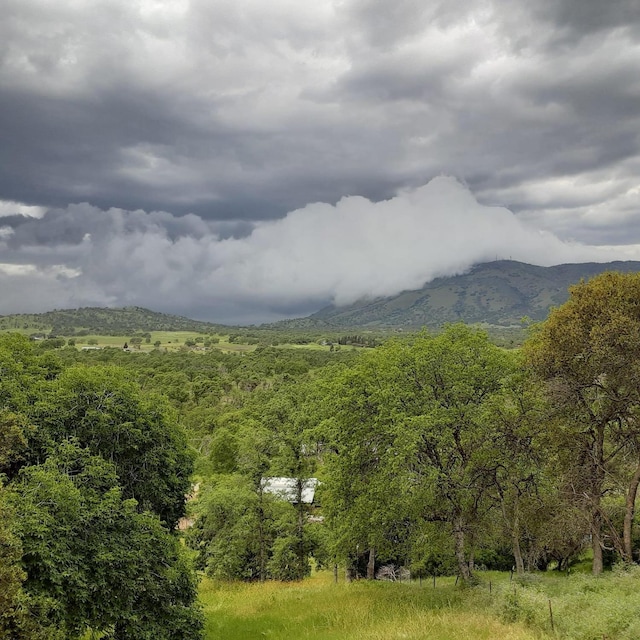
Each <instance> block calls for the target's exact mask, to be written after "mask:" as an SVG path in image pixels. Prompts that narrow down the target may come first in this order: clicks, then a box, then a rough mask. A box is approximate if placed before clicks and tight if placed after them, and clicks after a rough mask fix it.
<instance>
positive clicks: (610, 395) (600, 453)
mask: <svg viewBox="0 0 640 640" xmlns="http://www.w3.org/2000/svg"><path fill="white" fill-rule="evenodd" d="M525 353H526V355H527V359H528V362H529V364H530V365H531V367H532V369H533V370H534V371H535V372H536V374H537V375H538V376H539V377H540V378H541V379H542V380H544V381H545V382H546V390H547V393H548V395H549V397H550V398H551V399H552V401H553V403H554V404H555V406H556V407H557V408H558V412H559V414H561V415H562V418H563V425H562V428H561V429H560V432H559V434H558V435H559V438H561V439H562V446H564V447H566V448H568V450H569V451H571V452H572V456H573V460H572V468H573V470H574V478H573V486H574V487H575V497H576V499H578V500H579V501H581V502H582V503H583V505H584V507H585V508H586V509H587V510H588V512H589V515H590V522H591V537H592V546H593V572H594V573H595V574H599V573H600V572H601V571H602V569H603V555H602V550H603V545H604V541H603V518H604V512H603V507H602V496H603V494H604V492H605V491H606V489H607V477H608V474H609V472H610V471H611V470H612V468H613V466H614V465H615V464H616V461H617V459H618V458H619V456H620V454H621V453H623V452H624V453H627V454H628V455H629V454H633V456H634V457H635V464H634V465H633V468H632V469H631V470H630V471H629V473H628V474H627V495H626V516H625V522H624V536H623V537H624V557H625V560H627V561H628V562H630V561H631V560H632V557H633V555H632V553H633V549H632V545H631V527H632V523H633V514H634V510H635V502H636V494H637V489H638V478H640V455H639V452H640V447H639V444H640V422H639V417H640V414H639V411H640V274H622V273H604V274H602V275H600V276H597V277H595V278H593V279H592V280H590V281H589V282H582V283H580V284H578V285H576V286H574V287H572V288H571V289H570V298H569V300H568V301H567V302H566V303H565V304H564V305H562V306H561V307H559V308H558V309H555V310H553V311H552V312H551V314H550V315H549V318H548V319H547V321H546V322H544V323H543V324H542V325H541V327H540V328H539V330H538V331H537V332H535V333H534V335H533V336H532V338H531V339H530V340H529V341H528V343H527V345H526V347H525Z"/></svg>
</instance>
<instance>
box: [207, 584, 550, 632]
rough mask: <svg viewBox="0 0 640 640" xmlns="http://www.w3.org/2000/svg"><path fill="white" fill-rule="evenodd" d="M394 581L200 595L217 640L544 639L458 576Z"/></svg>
mask: <svg viewBox="0 0 640 640" xmlns="http://www.w3.org/2000/svg"><path fill="white" fill-rule="evenodd" d="M429 584H430V583H427V582H425V583H424V584H423V585H422V586H420V585H419V584H418V583H412V584H393V583H384V582H373V583H370V582H365V581H360V582H357V583H353V584H344V583H340V584H334V583H333V576H332V574H331V573H329V572H321V573H317V574H315V575H314V576H313V577H311V578H309V579H307V580H305V581H304V582H302V583H293V584H282V583H276V582H267V583H264V584H257V583H256V584H241V583H231V584H230V583H219V582H213V581H211V580H209V579H207V578H204V579H203V581H202V583H201V588H200V594H201V601H202V603H203V606H204V610H205V614H206V617H207V626H206V633H207V634H206V638H207V640H214V639H216V640H217V639H218V638H224V639H225V640H247V639H249V638H270V639H272V640H298V639H300V640H338V639H340V640H396V639H398V640H400V639H403V640H427V639H428V640H454V639H455V640H458V639H459V640H468V639H471V638H473V639H475V638H477V639H478V640H494V639H501V640H533V639H534V638H542V637H544V636H543V635H541V634H539V633H536V632H535V631H534V630H530V629H527V628H525V626H524V625H523V624H522V623H519V622H515V623H509V622H503V621H501V620H500V618H499V617H498V616H497V615H495V614H494V613H492V612H491V611H490V610H489V609H490V607H489V605H490V602H489V598H490V596H489V594H488V590H487V591H486V593H485V592H482V591H480V590H478V591H476V590H472V591H469V590H466V591H465V590H461V589H459V588H456V587H455V586H454V584H453V579H439V580H438V586H437V588H436V589H433V588H432V587H431V586H429Z"/></svg>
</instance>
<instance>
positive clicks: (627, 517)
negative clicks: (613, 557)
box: [622, 463, 640, 563]
mask: <svg viewBox="0 0 640 640" xmlns="http://www.w3.org/2000/svg"><path fill="white" fill-rule="evenodd" d="M638 484H640V463H639V464H638V466H637V467H636V471H635V473H634V474H633V477H632V478H631V482H629V490H628V492H627V498H626V501H625V512H624V529H623V533H622V537H623V540H624V561H625V562H629V563H631V562H633V542H632V539H631V533H632V529H633V517H634V516H635V513H636V496H637V495H638Z"/></svg>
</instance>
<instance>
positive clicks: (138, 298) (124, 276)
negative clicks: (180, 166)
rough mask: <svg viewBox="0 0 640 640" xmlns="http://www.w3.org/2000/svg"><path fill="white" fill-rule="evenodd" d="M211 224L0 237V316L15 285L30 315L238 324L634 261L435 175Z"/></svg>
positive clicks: (150, 220)
mask: <svg viewBox="0 0 640 640" xmlns="http://www.w3.org/2000/svg"><path fill="white" fill-rule="evenodd" d="M218 226H219V223H216V222H214V221H205V220H202V219H201V218H198V217H196V216H194V215H188V216H183V217H175V216H171V215H170V214H168V213H158V212H155V213H144V212H142V211H133V212H129V211H123V210H119V209H111V210H108V211H102V210H99V209H97V208H95V207H92V206H90V205H86V204H85V205H74V206H72V207H69V208H68V209H66V210H52V211H50V212H47V213H46V214H45V215H44V216H43V217H42V218H39V219H30V220H28V221H25V222H24V223H23V224H22V225H20V226H18V227H16V228H15V230H10V231H9V232H8V233H6V234H5V237H4V238H3V239H0V247H1V248H2V250H3V255H7V256H8V258H9V259H10V262H9V263H6V264H5V265H4V266H0V292H2V294H3V295H2V306H3V311H4V312H5V313H6V312H9V311H17V310H18V309H21V310H22V309H24V306H25V305H24V300H21V299H20V295H19V292H20V289H21V288H22V290H23V291H24V288H25V287H28V288H30V289H31V290H32V292H33V295H32V296H30V297H31V298H32V299H33V300H34V301H35V300H37V301H38V304H40V305H42V304H43V302H42V301H43V300H44V301H46V303H49V304H51V303H52V300H53V299H54V298H55V299H56V300H57V302H56V304H55V305H54V306H58V307H60V306H74V307H75V306H86V305H112V306H113V305H125V304H142V305H145V306H153V307H154V308H158V309H162V310H164V311H170V312H174V313H177V312H181V311H183V310H184V309H189V310H191V312H192V315H197V316H199V317H204V318H215V319H216V320H217V321H220V322H233V323H247V322H256V321H268V320H274V319H279V318H282V317H287V316H292V315H302V314H305V313H309V312H311V311H314V310H317V309H318V308H319V307H321V306H322V305H324V304H328V303H330V302H332V303H336V304H338V305H340V304H348V303H350V302H353V301H355V300H357V299H360V298H375V297H378V296H386V295H392V294H394V293H398V292H399V291H402V290H403V289H407V288H419V287H420V286H421V285H422V284H423V283H424V282H426V281H429V280H431V279H432V278H434V277H437V276H441V275H450V274H454V273H462V272H464V271H465V270H467V269H469V268H470V267H471V266H472V265H473V264H475V263H478V262H485V261H490V260H494V259H496V258H512V259H514V260H521V261H524V262H530V263H535V264H543V265H549V264H557V263H560V262H580V261H586V260H595V261H606V260H611V259H613V258H616V257H619V256H620V255H621V253H626V257H629V258H637V257H640V249H639V248H638V247H635V246H632V247H626V248H623V247H617V248H616V249H615V250H614V249H612V248H604V247H593V246H586V245H578V244H572V243H567V242H563V241H561V240H559V239H558V238H557V237H555V236H554V235H552V234H551V233H549V232H544V231H539V230H537V229H535V228H533V227H530V226H528V225H527V224H525V223H523V222H522V221H520V220H519V219H518V218H517V217H516V216H515V215H514V214H513V213H511V212H510V211H508V210H507V209H504V208H501V207H487V206H484V205H481V204H479V203H478V202H477V201H476V200H475V198H474V197H473V194H472V193H471V192H470V191H469V189H468V188H467V187H465V186H464V185H462V184H460V183H459V182H458V181H456V180H455V179H453V178H447V177H440V178H436V179H434V180H432V181H431V182H429V183H428V184H427V185H424V186H421V187H418V188H409V189H405V190H403V191H401V192H400V193H398V194H397V195H396V196H394V197H392V198H390V199H388V200H383V201H379V202H372V201H371V200H368V199H367V198H364V197H361V196H349V197H345V198H342V199H341V200H340V201H338V203H337V204H336V205H330V204H324V203H316V204H310V205H307V206H306V207H304V208H302V209H298V210H295V211H292V212H290V213H289V214H287V215H286V216H285V217H284V218H281V219H278V220H272V221H263V222H259V223H256V224H255V225H254V227H253V228H252V230H251V231H250V232H249V233H246V234H238V235H224V234H221V233H220V232H219V229H218V228H217V227H218ZM5 229H6V227H5ZM0 237H1V236H0ZM19 281H21V282H22V287H20V286H18V285H16V283H17V282H19ZM30 310H35V309H30Z"/></svg>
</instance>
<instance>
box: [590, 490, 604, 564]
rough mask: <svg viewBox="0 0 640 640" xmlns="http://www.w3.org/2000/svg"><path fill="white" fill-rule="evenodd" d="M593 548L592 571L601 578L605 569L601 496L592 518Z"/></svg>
mask: <svg viewBox="0 0 640 640" xmlns="http://www.w3.org/2000/svg"><path fill="white" fill-rule="evenodd" d="M591 546H592V548H593V564H592V567H591V571H592V573H593V575H594V576H599V575H600V574H601V573H602V570H603V568H604V565H603V562H602V515H601V514H600V499H599V496H598V505H597V508H595V507H594V509H593V513H592V516H591Z"/></svg>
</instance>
